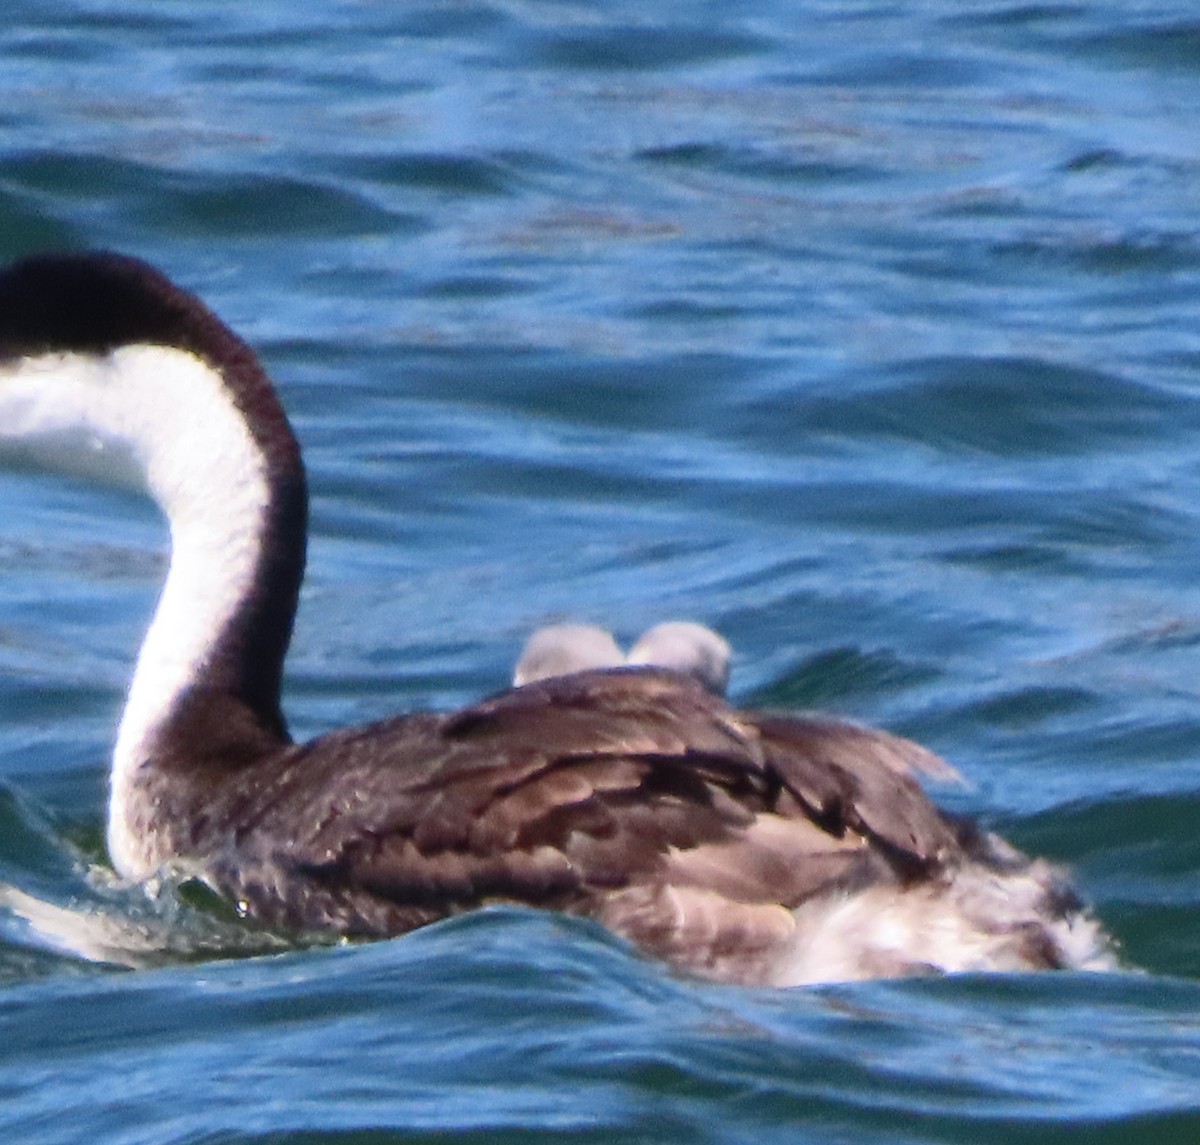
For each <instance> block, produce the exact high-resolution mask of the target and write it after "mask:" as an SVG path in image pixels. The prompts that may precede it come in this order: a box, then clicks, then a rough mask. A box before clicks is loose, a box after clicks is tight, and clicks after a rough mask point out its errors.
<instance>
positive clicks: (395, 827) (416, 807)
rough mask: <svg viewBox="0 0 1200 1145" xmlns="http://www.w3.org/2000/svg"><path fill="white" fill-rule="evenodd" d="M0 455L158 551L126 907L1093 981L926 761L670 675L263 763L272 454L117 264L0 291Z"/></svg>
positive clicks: (287, 533)
mask: <svg viewBox="0 0 1200 1145" xmlns="http://www.w3.org/2000/svg"><path fill="white" fill-rule="evenodd" d="M5 441H7V442H9V443H17V444H18V445H19V446H21V447H22V448H28V447H29V446H31V445H32V446H36V445H38V444H39V443H44V442H47V441H48V442H50V443H51V444H52V445H53V446H54V447H55V450H56V451H57V452H58V453H60V454H61V452H62V451H63V449H64V448H66V447H68V446H76V447H79V448H80V449H82V450H83V451H85V452H86V453H88V454H89V455H90V456H91V457H93V458H97V457H98V458H100V459H101V460H102V461H106V462H107V463H111V464H112V465H113V466H114V467H115V468H119V469H121V470H123V471H126V472H137V473H139V474H141V475H142V477H143V478H144V481H145V485H146V487H147V489H148V491H149V493H150V495H151V496H152V497H153V498H154V499H155V500H156V501H157V503H158V505H159V506H160V507H161V509H162V510H163V512H164V513H165V515H166V517H167V520H168V523H169V526H170V537H171V556H170V565H169V569H168V572H167V576H166V580H165V583H164V586H163V589H162V594H161V596H160V598H159V601H158V604H157V606H156V608H155V610H154V615H153V619H152V621H151V623H150V626H149V629H148V631H147V633H146V636H145V639H144V642H143V644H142V647H141V651H140V653H139V655H138V657H137V663H136V666H135V668H134V671H133V678H132V682H131V684H130V688H129V694H128V698H127V701H126V704H125V708H124V712H123V714H122V716H121V720H120V725H119V728H118V730H117V735H116V743H115V747H114V750H113V759H112V781H111V797H110V806H109V816H108V846H109V851H110V855H111V858H112V862H113V864H114V866H115V868H116V870H117V871H118V872H119V873H120V874H121V875H122V876H124V877H126V878H128V879H131V880H145V879H149V878H151V877H152V876H155V875H157V874H159V873H160V872H163V871H167V872H181V873H183V874H185V875H188V876H195V877H199V878H202V879H203V880H205V881H206V882H208V883H209V884H211V886H212V887H214V888H215V889H216V890H217V891H218V892H220V893H221V894H223V895H225V896H228V897H229V899H231V900H232V901H233V902H234V903H236V904H237V905H238V908H239V910H240V911H241V912H242V913H243V914H245V915H246V916H248V917H251V918H254V919H258V920H261V921H262V922H263V923H265V924H267V925H269V926H271V927H283V928H288V929H290V930H294V931H301V932H303V931H325V932H329V931H332V932H336V933H339V934H344V935H349V936H360V937H382V936H388V935H395V934H400V933H402V932H404V931H407V930H410V929H412V928H414V927H418V926H421V925H423V924H425V923H428V922H431V921H433V920H435V919H439V918H443V917H445V916H447V915H451V914H454V913H457V912H462V911H467V910H471V909H474V908H477V907H480V906H483V905H485V904H488V903H497V902H509V903H524V904H529V905H533V906H538V907H544V908H549V909H555V910H561V911H566V912H569V913H573V914H577V915H584V916H588V917H591V918H594V919H597V920H599V922H601V923H602V924H603V925H605V926H607V927H608V928H610V929H611V930H612V931H614V932H615V933H617V934H619V935H622V936H624V937H625V938H626V939H628V940H630V941H631V942H633V943H634V944H636V945H637V946H638V947H640V948H641V949H643V950H645V951H647V952H650V953H651V954H654V955H657V956H659V957H661V958H664V959H666V960H668V961H669V962H671V963H673V964H675V965H676V966H678V967H681V968H683V969H685V970H687V971H691V972H694V973H696V974H699V975H703V976H707V977H710V978H714V979H720V980H726V981H737V982H745V983H762V984H775V985H793V984H799V983H804V982H813V981H821V980H832V979H849V978H860V977H865V976H876V975H896V974H906V973H913V972H919V971H923V970H931V969H941V970H946V971H956V970H986V969H1014V970H1019V969H1034V968H1049V967H1062V966H1080V967H1097V968H1099V967H1108V966H1111V965H1112V964H1113V961H1112V956H1111V954H1110V953H1109V950H1108V944H1107V941H1106V939H1105V936H1104V935H1103V933H1102V931H1101V930H1100V928H1099V927H1098V925H1097V924H1096V923H1095V922H1094V921H1093V920H1092V919H1091V918H1090V917H1089V916H1088V915H1087V913H1086V912H1085V911H1084V910H1083V909H1082V908H1081V907H1080V905H1079V903H1078V901H1077V900H1076V899H1075V897H1074V896H1073V895H1072V894H1071V892H1070V891H1069V890H1068V889H1067V887H1066V885H1065V884H1064V882H1063V881H1062V879H1061V877H1060V875H1059V873H1058V872H1057V871H1055V870H1054V869H1053V868H1052V867H1050V866H1048V865H1047V864H1045V863H1042V862H1039V861H1036V860H1030V859H1028V858H1026V857H1025V856H1023V855H1020V854H1018V853H1017V852H1015V851H1013V850H1012V849H1011V848H1009V847H1008V846H1007V845H1006V844H1004V843H1003V842H1002V841H1001V840H999V839H998V838H996V837H995V836H993V835H990V834H988V833H986V832H983V831H981V830H979V829H976V828H975V827H973V826H972V825H970V824H969V823H965V822H960V821H957V820H955V819H953V818H951V817H948V816H946V815H943V814H942V813H940V812H939V811H938V810H937V809H936V808H935V807H934V805H933V804H932V803H931V802H930V800H929V799H928V798H927V797H926V796H925V794H924V793H923V791H922V790H921V788H920V786H919V785H918V783H917V781H916V778H915V776H916V773H917V772H919V771H928V772H933V773H935V774H936V773H940V772H944V771H946V770H947V765H945V764H943V763H942V762H941V761H940V760H939V759H938V758H937V757H936V756H934V755H933V754H931V753H930V752H928V751H926V750H924V749H923V748H921V747H919V746H917V745H916V744H913V743H911V742H909V741H907V740H904V739H901V738H898V737H896V736H893V735H889V734H888V733H886V732H882V731H874V730H870V729H867V728H862V727H857V726H854V725H851V724H847V723H842V722H839V721H836V720H833V719H825V718H808V717H804V718H800V717H797V718H789V717H782V716H776V715H767V714H762V713H755V712H746V711H738V710H734V709H732V708H730V707H729V706H727V704H726V703H725V702H724V701H723V700H722V699H721V698H719V697H717V696H715V695H713V694H712V692H710V691H709V690H707V689H706V688H705V687H703V686H702V685H701V684H700V683H698V682H697V681H695V680H693V679H691V678H689V677H687V676H684V675H680V674H679V673H675V672H670V671H663V670H658V669H654V668H616V669H609V670H605V671H591V672H580V673H575V674H572V675H567V676H555V677H552V678H547V679H544V680H541V681H538V682H536V683H531V684H527V685H526V686H524V687H521V688H515V689H512V690H509V691H506V692H503V693H501V694H499V695H497V696H494V697H492V698H490V699H487V700H484V701H483V702H481V703H477V704H474V705H471V706H470V707H468V708H466V709H464V710H462V711H459V712H455V713H452V714H417V715H410V716H402V717H397V718H395V719H390V720H385V721H383V722H379V723H373V724H370V725H367V726H363V727H354V728H349V729H345V730H341V731H335V732H332V733H330V734H328V735H324V736H321V737H319V738H317V739H315V740H313V741H311V742H308V743H302V744H296V743H293V742H291V740H290V739H289V736H288V734H287V730H286V725H285V722H284V717H283V714H282V710H281V707H280V686H281V678H282V670H283V660H284V655H285V652H286V650H287V645H288V641H289V638H290V635H291V629H292V622H293V618H294V615H295V611H296V606H297V598H298V592H299V588H300V581H301V577H302V574H303V570H304V559H305V537H306V515H307V494H306V487H305V476H304V470H303V466H302V463H301V458H300V450H299V447H298V445H297V442H296V439H295V437H294V436H293V434H292V431H291V429H290V427H289V425H288V421H287V418H286V416H285V414H284V412H283V409H282V407H281V405H280V403H279V401H278V399H277V397H276V395H275V392H274V390H273V388H272V386H271V383H270V382H269V380H268V378H267V376H266V374H265V373H264V371H263V369H262V367H261V366H260V364H259V362H258V360H257V358H256V357H255V355H254V353H253V352H252V351H251V350H250V348H249V347H248V346H247V345H246V344H245V343H244V342H242V341H241V340H240V339H239V338H238V337H237V336H236V335H235V334H233V333H232V331H230V330H229V329H228V328H227V327H226V326H225V325H224V324H223V323H222V322H221V321H220V320H219V319H218V318H216V317H215V316H214V315H213V314H212V312H211V311H209V310H208V309H207V308H206V307H205V306H204V305H203V304H202V303H201V302H200V301H199V300H198V299H196V298H195V297H193V296H192V295H190V294H188V293H186V292H185V291H183V290H181V289H180V288H178V287H177V286H175V285H174V284H173V283H171V282H170V281H169V280H168V279H167V278H165V277H164V276H163V275H162V274H160V273H159V272H158V271H157V270H155V269H153V268H152V267H150V266H148V265H146V264H145V263H142V262H140V261H137V260H134V259H131V258H126V257H122V256H119V255H114V254H105V253H95V254H69V255H58V256H43V257H36V258H31V259H28V260H25V261H22V262H19V263H16V264H14V265H13V266H11V267H9V268H8V269H7V270H5V271H3V272H2V273H0V444H2V443H3V442H5Z"/></svg>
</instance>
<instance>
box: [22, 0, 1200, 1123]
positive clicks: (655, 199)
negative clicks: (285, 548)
mask: <svg viewBox="0 0 1200 1145" xmlns="http://www.w3.org/2000/svg"><path fill="white" fill-rule="evenodd" d="M0 78H2V81H3V92H4V99H3V101H2V102H0V256H2V257H3V258H4V259H8V258H11V257H15V256H17V255H19V254H22V253H25V252H28V251H31V250H37V249H44V248H46V247H59V246H72V247H81V246H112V247H116V248H119V249H122V250H125V251H128V252H130V253H133V254H137V255H140V256H142V257H145V258H148V259H150V260H151V261H153V262H155V263H157V264H159V265H161V266H162V267H163V268H164V269H166V270H167V271H168V272H169V273H170V274H171V275H172V276H173V277H175V278H176V279H178V280H179V281H180V282H182V283H184V284H186V285H187V286H188V287H190V288H192V289H194V290H196V291H197V292H199V293H200V294H201V295H202V296H203V297H205V298H206V299H207V300H208V301H209V302H210V303H211V304H212V305H213V306H214V307H215V308H216V309H217V310H218V311H219V312H220V313H221V314H222V315H223V316H224V317H225V318H226V319H227V320H228V321H229V322H230V323H231V324H232V325H233V326H234V327H235V328H236V329H238V330H239V331H240V332H241V333H242V334H244V335H245V336H246V337H247V338H248V339H249V340H250V341H251V342H252V343H253V344H254V345H255V346H256V347H257V348H258V350H259V351H260V353H261V354H262V356H263V358H264V360H265V361H266V363H267V364H268V366H269V368H270V370H271V371H272V373H273V375H274V376H275V378H276V379H277V381H278V384H279V386H280V389H281V392H282V394H283V398H284V401H285V404H286V405H287V408H288V410H289V412H290V413H291V415H292V417H293V419H294V421H295V424H296V427H297V430H298V433H299V435H300V437H301V439H302V441H303V444H304V447H305V450H306V456H307V459H308V463H309V469H310V475H311V482H312V489H313V536H312V543H311V549H310V552H311V561H310V572H309V578H308V582H307V585H306V589H305V593H304V598H303V603H302V610H301V615H300V618H299V622H298V627H297V635H296V641H295V645H294V648H293V654H292V657H291V660H290V668H289V674H288V679H287V686H286V705H287V709H288V712H289V716H290V718H291V721H292V724H293V730H294V731H295V732H296V733H297V734H301V735H307V734H311V733H315V732H317V731H320V730H323V729H325V728H328V727H330V726H334V725H337V724H339V723H344V722H349V721H354V720H363V719H367V718H371V717H375V716H381V715H384V714H390V713H393V712H395V711H399V710H412V709H418V708H424V707H430V706H433V707H449V706H453V705H457V704H461V703H464V702H466V701H468V700H471V699H473V698H476V697H478V696H479V695H481V694H484V693H487V692H491V691H494V690H496V689H497V688H499V687H500V686H502V685H503V683H504V682H505V680H506V678H507V676H508V674H509V672H510V671H511V668H512V664H513V661H514V659H515V657H516V655H517V653H518V651H519V649H520V645H521V643H522V641H523V640H524V638H525V636H526V635H528V633H529V632H530V631H531V630H532V629H533V628H535V627H536V626H537V625H539V624H541V623H545V622H547V621H551V620H558V619H563V618H568V617H569V618H574V619H580V620H587V621H594V622H598V623H602V624H605V625H607V626H609V627H611V628H613V629H615V630H616V631H617V632H618V634H619V635H620V636H621V637H622V638H624V639H629V638H632V637H633V636H635V635H636V634H637V633H638V632H639V631H640V630H641V629H643V628H644V627H646V626H647V625H648V624H651V623H654V622H657V621H659V620H663V619H667V618H673V617H687V618H693V619H698V620H702V621H705V622H707V623H709V624H712V625H714V626H715V627H717V628H718V629H719V630H720V631H722V632H723V633H724V634H725V635H726V636H727V637H728V638H729V639H730V640H731V642H732V643H733V646H734V648H735V650H736V660H735V666H734V676H733V687H732V690H733V694H734V696H735V698H737V699H738V700H740V701H743V702H746V703H752V704H766V705H772V706H779V707H785V708H807V707H813V706H817V707H821V708H825V709H828V710H832V711H835V712H838V713H842V714H844V715H847V716H850V717H852V718H855V719H860V720H864V721H867V722H870V723H876V724H881V725H884V726H887V727H890V728H893V729H895V730H898V731H900V732H903V733H905V734H908V735H912V736H915V737H917V738H918V739H920V740H921V741H923V742H925V743H928V744H929V745H930V746H932V747H934V748H936V749H937V750H939V751H940V752H942V753H943V754H945V755H946V756H947V757H949V758H950V759H952V760H953V761H954V763H955V764H956V766H957V767H958V768H959V770H960V771H962V773H963V774H964V776H965V777H966V780H967V783H966V784H965V785H964V786H963V787H961V788H950V789H940V790H938V791H936V792H935V794H936V796H937V798H938V799H939V800H940V801H941V802H943V803H944V804H945V805H947V806H950V807H952V808H954V809H956V810H962V811H968V812H970V813H972V814H974V815H976V816H978V817H980V818H982V819H983V820H984V821H985V822H987V823H989V824H990V825H993V826H995V827H997V828H999V829H1001V830H1002V831H1003V832H1004V833H1005V834H1006V835H1007V836H1008V837H1009V838H1011V839H1012V840H1013V841H1014V842H1016V843H1017V844H1018V845H1020V846H1022V847H1024V848H1026V849H1028V850H1031V851H1035V852H1037V853H1040V854H1044V855H1047V856H1048V857H1050V858H1052V859H1054V860H1056V861H1059V862H1062V863H1065V864H1067V865H1069V866H1070V867H1071V868H1072V869H1073V871H1074V876H1075V881H1076V883H1077V885H1078V886H1079V887H1080V889H1081V891H1082V892H1083V893H1084V894H1085V895H1086V897H1087V898H1088V899H1089V900H1090V901H1091V902H1092V903H1094V904H1095V906H1096V909H1097V911H1098V913H1099V915H1100V916H1101V918H1102V919H1103V920H1104V922H1105V923H1106V925H1107V926H1108V927H1109V928H1110V929H1111V930H1112V931H1113V932H1114V934H1115V935H1116V936H1117V938H1118V939H1119V941H1120V943H1121V945H1122V949H1123V952H1124V957H1125V959H1126V961H1127V962H1128V964H1129V966H1130V967H1131V969H1130V970H1129V972H1127V973H1122V974H1116V975H1110V976H1104V977H1089V976H1083V975H1065V974H1064V975H1047V976H1040V977H1039V976H1035V977H1024V978H1022V977H1005V976H996V977H990V978H964V979H942V980H928V981H909V982H903V983H868V984H860V985H854V986H831V987H827V988H821V989H814V990H805V991H792V992H778V993H773V992H762V991H758V992H756V991H746V990H739V989H733V988H715V987H712V986H706V985H701V984H696V983H694V982H690V981H687V980H685V979H681V978H679V977H677V976H674V975H672V974H671V973H670V972H668V971H667V970H665V969H664V968H662V967H660V966H658V965H655V964H653V963H651V962H647V961H645V960H643V959H641V958H639V957H638V956H637V955H635V954H633V953H631V952H630V951H629V950H627V949H626V948H624V947H623V946H621V945H620V944H619V943H617V942H615V941H614V940H612V939H610V938H609V937H607V936H606V935H605V934H603V933H602V932H600V931H598V930H596V929H595V928H593V927H590V926H587V925H582V924H579V923H576V922H571V921H568V920H564V919H559V918H555V917H550V916H543V915H538V914H534V913H529V912H522V911H505V910H497V911H489V912H484V913H483V914H481V915H477V916H474V917H470V918H465V919H459V920H456V921H453V922H450V923H447V924H443V925H439V926H436V927H433V928H430V929H429V930H427V931H424V932H421V933H417V934H414V935H410V936H408V937H405V938H403V939H399V940H396V941H393V942H388V943H382V944H378V945H375V946H362V947H355V948H342V947H322V948H315V949H313V948H310V949H300V948H295V947H293V946H290V945H289V944H286V943H284V942H282V941H280V940H279V939H278V937H277V936H270V935H262V934H257V933H255V932H253V931H249V930H246V929H245V928H243V927H242V926H240V924H238V923H237V922H236V920H234V919H232V918H231V917H230V916H229V914H228V912H226V911H224V910H223V909H222V907H221V905H220V904H217V903H212V902H203V901H195V900H194V899H189V898H185V899H184V900H182V901H181V900H179V899H178V898H177V897H172V896H170V895H168V896H166V897H165V898H164V899H161V900H158V901H151V900H148V899H147V898H146V897H145V896H144V895H143V894H142V893H141V892H140V891H138V890H136V889H132V890H131V889H128V888H120V887H117V886H114V885H113V884H112V881H111V878H110V877H108V869H107V864H106V860H105V857H104V851H103V842H102V824H103V813H104V798H105V769H106V761H107V757H108V752H109V748H110V744H111V741H112V736H113V730H114V727H115V723H116V719H117V717H118V714H119V711H120V706H121V701H122V696H123V693H124V688H125V685H126V683H127V680H128V677H129V673H130V667H131V662H132V656H133V654H134V651H135V649H136V647H137V643H138V640H139V638H140V635H141V633H142V631H143V628H144V625H145V623H146V621H147V618H148V616H149V613H150V610H151V609H152V607H153V602H154V599H155V594H156V592H157V588H158V585H159V583H160V579H161V576H162V573H163V569H164V554H165V548H166V536H165V531H164V528H163V525H162V523H161V521H160V520H159V519H158V518H157V516H156V514H155V512H154V510H153V509H152V507H150V506H149V505H147V504H145V503H143V502H142V501H141V500H139V499H138V498H136V497H135V496H133V495H132V494H128V493H124V492H122V491H119V490H113V489H109V488H100V487H93V486H89V485H87V484H85V483H84V482H82V481H80V480H77V479H72V478H70V477H56V476H49V475H46V474H43V473H40V472H35V471H33V470H31V469H29V468H27V467H24V468H22V467H17V466H11V465H10V466H7V467H0V1059H2V1062H3V1064H2V1065H0V1137H2V1138H3V1140H5V1141H14V1142H17V1141H20V1142H33V1143H42V1142H46V1143H49V1142H56V1143H57V1142H76V1141H78V1142H87V1143H88V1145H92V1143H96V1142H103V1143H106V1145H107V1143H113V1145H116V1143H120V1145H140V1143H143V1142H145V1143H147V1145H149V1143H153V1145H162V1143H172V1145H174V1143H187V1145H217V1143H220V1145H229V1143H234V1142H237V1143H249V1142H254V1143H256V1145H263V1143H267V1142H270V1143H272V1145H274V1143H288V1145H294V1143H299V1142H303V1143H305V1145H315V1143H316V1142H326V1141H332V1142H339V1143H346V1145H349V1143H370V1145H381V1143H383V1142H388V1143H391V1142H413V1141H417V1142H432V1141H440V1140H447V1139H451V1138H453V1139H455V1140H460V1139H462V1140H467V1139H471V1138H473V1137H478V1138H485V1137H486V1139H487V1140H489V1141H510V1142H532V1141H561V1140H596V1141H604V1142H615V1141H628V1142H650V1141H654V1142H658V1141H680V1142H684V1141H686V1142H693V1141H721V1142H725V1141H746V1142H751V1141H752V1142H755V1143H756V1145H757V1143H759V1142H763V1141H796V1140H802V1141H811V1142H834V1143H842V1142H850V1141H853V1142H889V1143H891V1142H931V1141H937V1142H963V1141H971V1142H1004V1143H1010V1142H1060V1141H1062V1142H1085V1141H1086V1142H1088V1143H1089V1145H1092V1143H1095V1142H1099V1143H1102V1145H1109V1143H1116V1142H1131V1143H1132V1142H1137V1143H1139V1145H1140V1143H1142V1142H1148V1141H1152V1142H1156V1143H1158V1142H1169V1143H1180V1145H1183V1143H1191V1142H1194V1141H1197V1140H1200V830H1198V828H1200V767H1198V766H1197V761H1198V760H1200V686H1198V685H1197V683H1196V680H1197V675H1196V670H1197V666H1198V665H1200V585H1198V583H1197V570H1198V569H1200V448H1198V443H1200V326H1198V315H1200V205H1198V204H1200V194H1198V192H1197V188H1198V187H1200V21H1198V18H1197V15H1196V12H1195V10H1194V8H1193V6H1192V5H1191V4H1187V3H1184V2H1183V0H1174V2H1163V3H1151V2H1134V0H1126V2H1124V3H1122V2H1119V0H1106V2H1097V3H1092V4H1088V5H1083V4H1018V3H1004V2H1000V0H959V2H956V3H935V2H933V0H926V2H917V0H912V2H907V3H906V2H897V3H891V4H885V3H866V2H846V3H833V2H824V3H818V2H806V3H796V4H785V3H781V2H778V0H777V2H774V3H772V2H767V0H760V2H753V0H751V2H749V3H746V2H743V3H738V4H732V3H729V4H722V3H701V2H698V0H697V2H692V3H681V2H679V0H672V2H671V3H667V2H666V0H642V2H641V3H639V4H622V3H609V4H605V5H603V6H600V5H589V4H585V3H568V2H563V3H550V2H535V0H524V2H522V0H508V2H502V0H492V2H480V3H468V2H463V3H443V4H429V5H424V6H422V5H418V4H397V5H388V4H380V5H377V4H371V3H367V2H365V0H363V2H359V3H339V4H326V5H315V4H314V5H296V4H285V3H282V2H279V0H258V2H256V3H254V4H240V5H231V4H226V3H217V2H215V0H175V2H173V3H169V4H167V3H163V4H158V5H153V6H151V5H146V4H137V3H134V2H133V0H60V2H59V3H57V4H54V5H48V4H44V3H32V2H25V0H9V3H8V4H7V6H6V8H5V21H4V24H3V28H2V29H0Z"/></svg>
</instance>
